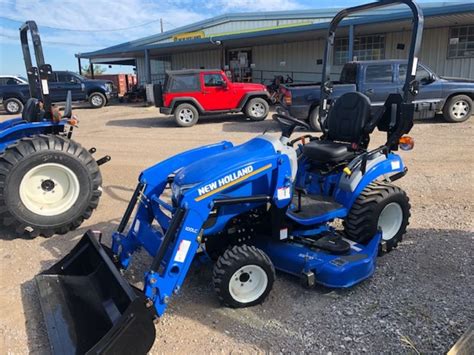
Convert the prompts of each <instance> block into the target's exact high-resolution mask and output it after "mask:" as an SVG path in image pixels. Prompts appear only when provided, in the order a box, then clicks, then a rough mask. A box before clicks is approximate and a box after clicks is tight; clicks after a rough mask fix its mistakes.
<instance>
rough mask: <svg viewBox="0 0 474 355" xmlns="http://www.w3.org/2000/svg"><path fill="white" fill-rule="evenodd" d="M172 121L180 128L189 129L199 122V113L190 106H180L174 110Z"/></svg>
mask: <svg viewBox="0 0 474 355" xmlns="http://www.w3.org/2000/svg"><path fill="white" fill-rule="evenodd" d="M174 120H175V121H176V124H177V125H178V126H180V127H191V126H194V125H195V124H196V123H197V121H198V120H199V112H198V110H197V109H196V107H194V106H193V105H191V104H181V105H178V107H176V109H175V110H174Z"/></svg>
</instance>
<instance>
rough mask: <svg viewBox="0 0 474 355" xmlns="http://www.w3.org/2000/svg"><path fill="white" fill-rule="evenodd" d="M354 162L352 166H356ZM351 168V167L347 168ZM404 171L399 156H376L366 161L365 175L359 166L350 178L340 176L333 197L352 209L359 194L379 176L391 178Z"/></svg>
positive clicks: (344, 175) (391, 154)
mask: <svg viewBox="0 0 474 355" xmlns="http://www.w3.org/2000/svg"><path fill="white" fill-rule="evenodd" d="M357 162H358V161H355V162H354V163H353V164H351V165H352V166H354V165H355V164H357ZM349 168H351V167H349ZM404 171H405V165H404V164H403V161H402V159H401V158H400V156H399V155H397V154H393V153H390V154H388V156H387V157H385V155H384V154H381V153H379V154H376V155H374V156H373V157H372V158H371V159H369V160H368V161H367V167H366V172H365V174H362V172H361V170H360V166H359V167H357V168H355V169H354V170H353V171H352V174H351V175H350V176H348V175H346V174H342V176H341V178H340V180H339V184H338V188H337V190H336V191H335V194H334V197H335V199H336V201H337V202H339V203H341V204H342V205H344V207H346V208H347V209H348V210H349V209H350V208H351V207H352V205H353V204H354V202H355V200H356V199H357V197H359V195H360V193H361V192H362V191H363V190H364V189H365V188H366V187H367V186H368V185H369V184H370V183H371V182H373V181H376V180H377V179H378V178H380V177H381V176H386V177H389V176H392V175H395V174H399V173H402V172H404Z"/></svg>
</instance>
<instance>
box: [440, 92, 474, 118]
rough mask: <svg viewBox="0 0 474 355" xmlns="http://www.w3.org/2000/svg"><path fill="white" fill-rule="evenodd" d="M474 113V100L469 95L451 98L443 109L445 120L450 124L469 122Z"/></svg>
mask: <svg viewBox="0 0 474 355" xmlns="http://www.w3.org/2000/svg"><path fill="white" fill-rule="evenodd" d="M472 113H473V102H472V99H471V98H470V97H469V96H467V95H456V96H453V97H451V98H450V99H449V100H448V102H446V104H445V105H444V107H443V117H444V120H445V121H447V122H450V123H460V122H464V121H467V120H468V119H469V117H471V115H472Z"/></svg>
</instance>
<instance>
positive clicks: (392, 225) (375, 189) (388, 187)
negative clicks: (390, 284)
mask: <svg viewBox="0 0 474 355" xmlns="http://www.w3.org/2000/svg"><path fill="white" fill-rule="evenodd" d="M410 207H411V206H410V202H409V199H408V196H407V194H406V193H405V191H403V190H402V189H401V188H399V187H398V186H396V185H393V184H391V183H385V182H380V181H376V182H373V183H371V184H369V185H368V186H367V187H366V188H365V189H364V190H363V191H362V192H361V193H360V195H359V196H358V197H357V199H356V201H355V202H354V204H353V205H352V208H351V210H350V211H349V215H348V216H347V218H346V219H345V220H344V222H343V224H344V229H345V232H346V234H347V236H348V237H349V239H351V240H353V241H355V242H357V243H362V244H367V243H368V242H370V240H371V239H372V238H373V237H374V236H375V234H376V233H377V230H378V228H379V227H380V228H381V229H382V244H383V248H382V249H384V250H385V251H386V252H389V251H391V250H392V249H393V248H396V247H397V245H398V243H400V241H401V240H402V238H403V235H404V234H405V232H406V228H407V226H408V224H409V219H410Z"/></svg>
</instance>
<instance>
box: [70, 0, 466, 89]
mask: <svg viewBox="0 0 474 355" xmlns="http://www.w3.org/2000/svg"><path fill="white" fill-rule="evenodd" d="M422 8H423V12H424V15H425V31H424V34H423V43H422V51H421V56H420V59H421V61H422V62H423V63H425V64H426V65H428V66H429V67H431V68H432V69H433V70H434V71H435V72H436V73H438V74H439V75H443V76H456V77H464V78H471V79H474V2H469V3H460V4H453V3H446V4H445V3H432V4H422ZM338 10H339V9H324V10H312V11H285V12H267V13H241V14H229V15H222V16H218V17H215V18H211V19H209V20H205V21H201V22H197V23H194V24H191V25H188V26H183V27H180V28H176V29H174V30H172V31H168V32H164V33H160V34H157V35H153V36H149V37H146V38H141V39H138V40H135V41H132V42H127V43H123V44H119V45H116V46H112V47H109V48H105V49H101V50H98V51H95V52H90V53H80V54H77V55H76V56H77V58H78V60H79V64H80V61H81V59H89V60H90V62H91V63H92V64H99V63H100V64H129V65H133V66H134V67H136V72H137V76H138V80H139V83H140V84H146V83H157V82H160V81H162V80H163V78H164V74H165V72H166V70H169V69H183V68H187V69H189V68H206V69H207V68H222V69H225V70H226V71H227V72H228V73H229V74H230V75H232V77H233V80H234V81H253V82H266V83H268V82H269V81H270V80H271V79H273V77H274V76H275V75H283V76H286V75H289V76H291V77H292V78H293V80H294V81H295V82H314V81H317V80H319V79H320V75H321V70H322V65H321V64H322V58H323V51H324V38H325V36H326V31H327V26H328V22H329V21H330V19H331V18H332V17H333V16H334V15H335V13H336V12H337V11H338ZM410 21H411V15H410V13H409V12H408V11H407V10H406V9H405V8H403V7H397V8H391V9H390V8H388V9H386V10H378V11H372V12H368V13H366V14H363V15H361V16H358V17H354V18H349V19H347V20H345V21H344V22H343V23H342V25H341V29H340V30H339V32H338V33H337V34H336V37H337V38H336V44H335V54H334V58H333V61H334V63H333V67H332V70H333V72H334V74H335V75H336V74H338V73H339V71H340V69H341V67H342V65H343V64H344V63H345V62H347V61H348V60H349V59H350V58H351V59H355V60H357V59H358V60H376V59H389V58H405V57H406V55H407V53H406V51H407V48H408V46H409V38H410V32H409V31H407V30H409V29H410V28H411V22H410ZM79 67H80V65H79Z"/></svg>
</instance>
